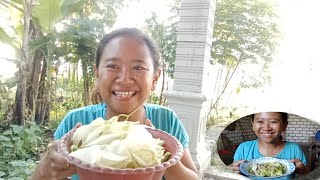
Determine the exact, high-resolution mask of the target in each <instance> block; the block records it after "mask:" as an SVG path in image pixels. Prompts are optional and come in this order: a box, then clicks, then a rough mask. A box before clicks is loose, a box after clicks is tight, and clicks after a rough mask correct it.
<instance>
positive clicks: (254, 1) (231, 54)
mask: <svg viewBox="0 0 320 180" xmlns="http://www.w3.org/2000/svg"><path fill="white" fill-rule="evenodd" d="M216 5H217V7H216V14H215V23H214V31H213V38H214V39H213V43H212V53H211V56H212V58H213V61H212V63H220V64H223V65H226V66H229V67H234V66H235V65H236V63H237V62H242V61H244V60H246V61H248V62H250V63H257V61H258V59H262V60H263V61H265V62H270V61H271V60H272V54H273V53H274V50H275V47H276V45H277V38H278V35H279V30H278V26H277V16H276V14H275V13H274V11H273V7H272V4H271V3H270V1H266V0H217V4H216Z"/></svg>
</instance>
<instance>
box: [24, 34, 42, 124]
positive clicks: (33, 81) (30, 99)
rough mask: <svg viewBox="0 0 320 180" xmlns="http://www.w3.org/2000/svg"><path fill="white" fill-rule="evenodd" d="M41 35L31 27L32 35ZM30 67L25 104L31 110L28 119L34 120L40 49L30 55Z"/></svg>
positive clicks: (40, 60) (35, 36) (40, 58)
mask: <svg viewBox="0 0 320 180" xmlns="http://www.w3.org/2000/svg"><path fill="white" fill-rule="evenodd" d="M39 36H41V32H40V31H39V30H37V29H35V28H33V33H32V37H34V38H38V37H39ZM31 60H32V62H31V69H30V73H29V77H28V83H29V85H28V87H27V94H26V96H27V106H28V107H29V109H30V110H31V116H30V119H31V120H32V121H33V120H35V114H36V106H37V99H38V92H39V91H38V89H39V79H40V77H39V76H40V71H41V62H42V60H43V54H42V52H41V51H40V50H36V52H35V54H34V55H33V56H32V59H31Z"/></svg>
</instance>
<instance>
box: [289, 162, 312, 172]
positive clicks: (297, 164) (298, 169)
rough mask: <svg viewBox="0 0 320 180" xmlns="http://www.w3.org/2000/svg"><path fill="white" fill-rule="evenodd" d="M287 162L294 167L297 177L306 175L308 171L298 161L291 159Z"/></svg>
mask: <svg viewBox="0 0 320 180" xmlns="http://www.w3.org/2000/svg"><path fill="white" fill-rule="evenodd" d="M289 161H290V162H292V163H293V164H294V165H295V166H296V170H295V172H296V173H297V174H299V175H304V174H307V173H308V172H309V171H310V169H309V168H308V167H307V166H305V165H304V164H303V163H302V162H301V160H300V159H291V160H289Z"/></svg>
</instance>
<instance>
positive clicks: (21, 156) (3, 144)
mask: <svg viewBox="0 0 320 180" xmlns="http://www.w3.org/2000/svg"><path fill="white" fill-rule="evenodd" d="M0 128H1V130H4V131H3V132H2V133H1V134H0V154H1V156H0V169H1V171H0V179H12V180H13V179H15V180H18V179H27V177H28V176H30V175H31V173H32V172H33V170H34V169H35V167H36V161H37V160H38V159H39V155H40V154H41V153H42V152H44V150H45V149H46V146H47V142H45V140H43V138H41V137H42V135H43V134H44V131H43V130H42V129H41V128H40V127H39V126H37V125H36V124H34V123H32V122H28V123H27V125H25V126H18V125H10V126H7V127H0ZM44 139H45V138H44Z"/></svg>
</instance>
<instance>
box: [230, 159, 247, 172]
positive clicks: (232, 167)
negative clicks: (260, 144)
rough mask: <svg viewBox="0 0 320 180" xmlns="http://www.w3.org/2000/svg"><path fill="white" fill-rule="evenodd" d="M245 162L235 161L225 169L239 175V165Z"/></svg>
mask: <svg viewBox="0 0 320 180" xmlns="http://www.w3.org/2000/svg"><path fill="white" fill-rule="evenodd" d="M245 161H246V160H239V161H235V162H233V163H232V164H230V165H228V166H227V169H230V170H232V171H233V172H235V173H238V174H240V170H239V166H240V164H241V163H243V162H245Z"/></svg>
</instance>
